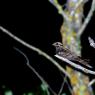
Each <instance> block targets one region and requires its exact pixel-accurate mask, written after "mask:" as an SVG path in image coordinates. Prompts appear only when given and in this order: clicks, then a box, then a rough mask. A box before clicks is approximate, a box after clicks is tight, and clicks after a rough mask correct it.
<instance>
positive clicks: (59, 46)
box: [53, 42, 92, 68]
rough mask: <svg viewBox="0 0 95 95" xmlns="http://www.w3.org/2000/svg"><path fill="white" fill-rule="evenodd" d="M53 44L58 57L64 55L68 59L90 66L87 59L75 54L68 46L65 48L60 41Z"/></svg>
mask: <svg viewBox="0 0 95 95" xmlns="http://www.w3.org/2000/svg"><path fill="white" fill-rule="evenodd" d="M53 46H54V47H55V48H56V54H57V55H58V56H60V57H64V58H66V59H68V60H70V61H74V62H79V63H81V64H83V65H85V66H87V67H89V68H92V67H91V66H90V65H89V64H88V60H86V59H83V58H81V57H80V56H77V55H76V54H75V53H74V52H71V51H70V50H69V49H68V48H65V47H64V46H63V44H62V43H60V42H55V43H54V44H53Z"/></svg>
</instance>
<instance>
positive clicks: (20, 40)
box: [0, 26, 70, 78]
mask: <svg viewBox="0 0 95 95" xmlns="http://www.w3.org/2000/svg"><path fill="white" fill-rule="evenodd" d="M0 29H1V30H2V32H4V33H6V34H7V35H8V36H10V37H11V38H13V39H14V40H16V41H17V42H19V43H20V44H22V45H24V46H25V47H27V48H29V49H31V50H33V51H35V52H37V53H39V54H40V55H42V56H43V57H45V58H46V59H48V60H49V61H51V62H52V63H53V64H54V65H55V66H56V67H57V68H58V69H59V70H60V71H61V72H63V73H64V74H65V75H66V76H68V77H69V78H70V75H69V74H68V72H66V70H65V69H64V68H63V67H62V66H60V65H59V64H58V63H57V62H56V61H55V60H54V59H53V58H52V57H50V56H49V55H48V54H46V53H45V52H43V51H42V50H40V49H39V48H36V47H34V46H33V45H30V44H28V43H27V42H25V41H23V40H22V39H20V38H19V37H17V36H15V35H14V34H12V33H11V32H9V31H8V30H6V29H5V28H3V27H1V26H0Z"/></svg>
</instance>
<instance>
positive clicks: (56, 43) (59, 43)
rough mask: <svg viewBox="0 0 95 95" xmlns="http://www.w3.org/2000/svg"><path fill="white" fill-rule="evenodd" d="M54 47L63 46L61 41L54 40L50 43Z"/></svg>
mask: <svg viewBox="0 0 95 95" xmlns="http://www.w3.org/2000/svg"><path fill="white" fill-rule="evenodd" d="M52 45H53V46H54V47H63V45H62V43H61V42H55V43H53V44H52Z"/></svg>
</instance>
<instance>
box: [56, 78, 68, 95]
mask: <svg viewBox="0 0 95 95" xmlns="http://www.w3.org/2000/svg"><path fill="white" fill-rule="evenodd" d="M65 82H66V76H65V77H64V79H63V82H62V85H61V87H60V90H59V93H58V95H61V93H62V90H63V87H64V84H65Z"/></svg>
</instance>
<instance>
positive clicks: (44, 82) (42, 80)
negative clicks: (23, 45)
mask: <svg viewBox="0 0 95 95" xmlns="http://www.w3.org/2000/svg"><path fill="white" fill-rule="evenodd" d="M14 49H15V50H16V51H18V52H19V53H20V54H22V55H23V56H24V57H25V59H26V61H27V62H26V64H27V66H28V67H29V68H30V69H31V70H32V71H33V72H34V73H35V74H36V76H37V77H38V78H39V79H40V80H41V82H42V83H43V84H45V85H46V86H47V88H49V89H50V90H51V92H52V93H53V94H54V95H57V94H56V93H55V91H53V89H52V88H51V87H50V85H49V84H48V83H47V82H46V81H45V80H44V78H43V77H42V76H41V75H40V74H39V73H38V72H37V71H36V70H35V69H34V68H33V67H32V66H31V65H30V62H29V59H28V57H27V56H26V54H24V53H23V52H22V51H21V50H19V49H18V48H16V47H14ZM47 93H48V91H47Z"/></svg>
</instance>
